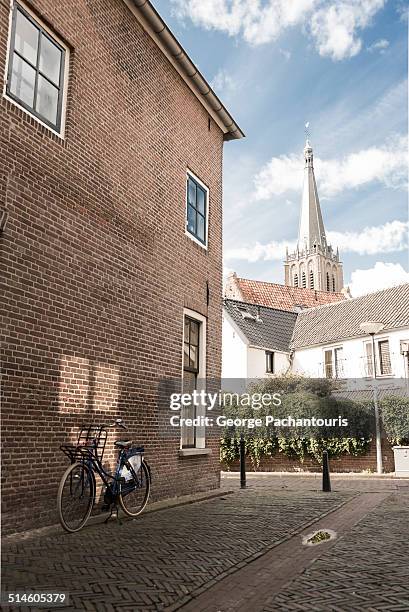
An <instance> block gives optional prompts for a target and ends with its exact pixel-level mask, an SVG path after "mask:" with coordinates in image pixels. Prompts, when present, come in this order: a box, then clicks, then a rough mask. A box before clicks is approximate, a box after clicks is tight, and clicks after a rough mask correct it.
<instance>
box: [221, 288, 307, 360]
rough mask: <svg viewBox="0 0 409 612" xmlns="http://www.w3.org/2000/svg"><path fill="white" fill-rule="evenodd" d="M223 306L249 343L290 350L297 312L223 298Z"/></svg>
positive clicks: (262, 346) (267, 347)
mask: <svg viewBox="0 0 409 612" xmlns="http://www.w3.org/2000/svg"><path fill="white" fill-rule="evenodd" d="M224 307H225V310H226V312H227V313H228V314H229V315H230V317H231V318H232V319H233V321H234V322H235V323H236V325H237V326H238V328H239V329H240V330H241V331H242V333H243V334H244V335H245V337H246V338H247V340H248V341H249V343H250V344H251V345H253V346H259V347H261V348H265V349H271V350H276V351H284V352H288V351H289V350H290V349H289V347H290V341H291V338H292V335H293V331H294V325H295V321H296V319H297V313H295V312H288V311H285V310H279V309H276V308H266V307H265V306H261V305H260V306H258V305H256V304H248V303H245V302H242V301H239V300H224ZM246 313H247V314H246ZM243 315H244V316H243ZM248 315H250V316H248ZM257 319H258V320H257Z"/></svg>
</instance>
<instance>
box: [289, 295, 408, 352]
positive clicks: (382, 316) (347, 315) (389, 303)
mask: <svg viewBox="0 0 409 612" xmlns="http://www.w3.org/2000/svg"><path fill="white" fill-rule="evenodd" d="M364 321H379V322H380V323H383V324H384V326H385V330H386V329H395V328H399V327H409V283H407V284H404V285H399V286H398V287H391V288H390V289H384V290H382V291H377V292H376V293H369V294H368V295H363V296H361V297H358V298H354V299H351V300H344V301H343V302H338V303H337V304H327V305H325V306H319V307H318V308H311V309H309V310H305V311H303V312H300V313H299V315H298V319H297V322H296V325H295V329H294V337H293V342H292V346H293V347H294V348H296V349H297V348H301V347H305V346H312V345H316V344H325V343H328V342H335V341H338V340H342V339H346V338H354V337H357V336H365V335H366V334H364V333H362V331H361V329H360V327H359V325H360V324H361V323H363V322H364Z"/></svg>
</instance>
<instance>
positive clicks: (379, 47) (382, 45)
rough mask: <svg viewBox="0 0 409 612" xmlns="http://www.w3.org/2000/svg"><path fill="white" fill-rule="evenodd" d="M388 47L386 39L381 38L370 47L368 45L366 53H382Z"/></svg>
mask: <svg viewBox="0 0 409 612" xmlns="http://www.w3.org/2000/svg"><path fill="white" fill-rule="evenodd" d="M388 47H389V40H386V38H381V39H380V40H377V41H376V42H374V43H372V45H369V47H367V51H369V52H372V51H379V52H380V53H384V52H385V49H387V48H388Z"/></svg>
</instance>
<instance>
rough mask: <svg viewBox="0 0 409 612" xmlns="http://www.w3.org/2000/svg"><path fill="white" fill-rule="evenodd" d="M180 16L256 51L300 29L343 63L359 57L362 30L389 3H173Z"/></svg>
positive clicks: (217, 0)
mask: <svg viewBox="0 0 409 612" xmlns="http://www.w3.org/2000/svg"><path fill="white" fill-rule="evenodd" d="M172 3H173V6H174V10H175V13H176V16H177V17H179V18H181V19H186V18H189V19H191V21H192V22H193V23H194V24H195V25H198V26H202V27H204V28H206V29H214V30H219V31H222V32H226V33H227V34H228V35H229V36H242V37H243V38H244V40H245V41H246V42H248V43H250V44H253V45H260V44H265V43H269V42H271V41H273V40H276V39H277V38H278V37H279V36H280V35H281V33H282V32H284V31H285V30H286V29H287V28H289V27H295V26H301V27H302V28H303V30H304V31H305V32H307V33H308V34H309V35H310V36H311V37H312V38H313V40H314V43H315V46H316V48H317V50H318V52H319V54H320V55H323V56H329V57H331V58H332V59H333V60H341V59H344V58H348V57H352V56H353V55H356V54H357V53H359V51H360V49H361V47H362V41H361V39H360V38H359V37H358V35H357V33H358V31H359V30H362V29H364V28H366V27H367V26H368V25H369V24H370V23H371V20H372V18H373V16H374V15H375V14H376V13H377V12H378V11H379V10H380V9H381V8H382V7H383V5H384V3H385V0H267V2H265V3H262V2H260V1H259V0H172Z"/></svg>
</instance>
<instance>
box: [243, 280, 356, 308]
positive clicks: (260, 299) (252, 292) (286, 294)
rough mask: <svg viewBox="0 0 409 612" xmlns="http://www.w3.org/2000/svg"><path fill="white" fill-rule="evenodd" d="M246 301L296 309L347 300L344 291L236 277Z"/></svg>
mask: <svg viewBox="0 0 409 612" xmlns="http://www.w3.org/2000/svg"><path fill="white" fill-rule="evenodd" d="M235 281H236V284H237V286H238V288H239V290H240V293H241V295H242V297H243V301H244V302H250V303H253V304H263V306H269V307H270V308H279V309H280V310H294V308H295V307H296V306H301V307H302V308H312V307H313V306H320V305H321V304H329V303H333V302H339V301H341V300H345V296H344V294H343V293H331V292H328V291H315V290H314V289H303V288H301V287H287V286H286V285H279V284H277V283H265V282H262V281H256V280H250V279H247V278H238V277H237V278H236V279H235Z"/></svg>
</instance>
